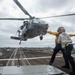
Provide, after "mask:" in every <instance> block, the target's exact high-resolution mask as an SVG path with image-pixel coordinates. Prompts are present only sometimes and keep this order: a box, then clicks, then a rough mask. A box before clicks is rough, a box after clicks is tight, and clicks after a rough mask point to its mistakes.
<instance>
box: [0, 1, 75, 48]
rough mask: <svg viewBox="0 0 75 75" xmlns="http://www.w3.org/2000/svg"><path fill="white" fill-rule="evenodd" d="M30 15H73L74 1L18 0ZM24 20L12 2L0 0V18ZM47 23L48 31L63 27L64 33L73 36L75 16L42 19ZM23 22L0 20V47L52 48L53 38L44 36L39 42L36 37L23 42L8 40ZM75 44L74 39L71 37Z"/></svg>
mask: <svg viewBox="0 0 75 75" xmlns="http://www.w3.org/2000/svg"><path fill="white" fill-rule="evenodd" d="M18 1H19V2H20V3H21V4H22V5H23V7H24V8H25V9H26V10H27V11H28V12H29V14H30V15H32V16H35V17H48V16H54V15H61V14H71V13H75V0H18ZM6 17H7V18H23V17H24V18H26V17H28V16H27V15H25V14H24V13H23V12H22V11H21V9H20V8H19V7H18V6H17V5H16V4H15V3H14V1H13V0H0V18H6ZM42 20H44V21H45V22H46V23H48V25H49V28H48V30H50V31H57V28H58V27H60V26H63V27H65V29H66V32H67V33H68V34H69V33H72V34H75V16H68V17H60V18H46V19H42ZM22 24H23V21H18V20H17V21H16V20H15V21H2V20H0V47H54V46H55V36H53V35H50V34H48V33H47V34H46V35H45V36H43V40H42V41H41V40H40V39H39V36H38V37H35V38H32V39H28V40H27V41H23V42H22V44H21V45H19V41H17V40H12V39H10V36H15V35H16V34H17V30H18V29H19V27H20V26H21V25H22ZM72 40H73V43H75V37H72Z"/></svg>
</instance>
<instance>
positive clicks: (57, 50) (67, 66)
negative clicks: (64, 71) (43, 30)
mask: <svg viewBox="0 0 75 75" xmlns="http://www.w3.org/2000/svg"><path fill="white" fill-rule="evenodd" d="M61 28H63V27H59V28H58V29H57V32H52V31H47V33H49V34H52V35H54V36H56V39H55V44H56V46H55V48H54V49H53V54H52V57H51V60H50V62H49V65H52V64H53V62H54V59H55V56H56V54H57V53H58V52H59V51H60V50H61V51H62V53H63V57H64V60H65V65H64V66H61V67H63V68H68V69H69V68H70V66H69V62H68V60H67V58H66V57H65V53H64V50H62V48H61V44H58V37H59V34H60V33H61ZM68 35H69V36H70V37H72V36H75V34H68Z"/></svg>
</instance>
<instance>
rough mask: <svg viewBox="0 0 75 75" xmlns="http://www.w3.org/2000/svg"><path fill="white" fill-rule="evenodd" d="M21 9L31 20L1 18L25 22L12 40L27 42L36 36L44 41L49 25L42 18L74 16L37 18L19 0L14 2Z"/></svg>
mask: <svg viewBox="0 0 75 75" xmlns="http://www.w3.org/2000/svg"><path fill="white" fill-rule="evenodd" d="M13 1H14V2H15V3H16V4H17V5H18V6H19V8H20V9H21V10H22V11H23V12H24V13H25V15H28V16H29V18H0V20H24V21H23V25H22V26H20V28H19V29H18V30H17V32H18V36H11V39H15V40H20V43H19V44H21V41H26V40H27V39H30V38H34V37H36V36H40V40H42V39H43V35H45V34H46V33H47V30H48V27H49V25H48V24H47V23H46V22H45V21H43V20H41V19H42V18H53V17H62V16H72V15H75V13H73V14H65V15H57V16H50V17H41V18H36V17H33V16H31V15H30V14H29V13H28V12H27V11H26V10H25V9H24V7H23V6H22V5H21V4H20V2H19V1H18V0H13Z"/></svg>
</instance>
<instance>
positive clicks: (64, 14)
mask: <svg viewBox="0 0 75 75" xmlns="http://www.w3.org/2000/svg"><path fill="white" fill-rule="evenodd" d="M74 15H75V13H72V14H64V15H56V16H49V17H41V18H38V19H43V18H55V17H65V16H74Z"/></svg>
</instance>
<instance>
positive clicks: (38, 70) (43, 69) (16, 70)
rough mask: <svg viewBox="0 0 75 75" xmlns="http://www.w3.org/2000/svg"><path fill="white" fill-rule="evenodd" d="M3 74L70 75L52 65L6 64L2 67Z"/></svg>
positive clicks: (0, 70)
mask: <svg viewBox="0 0 75 75" xmlns="http://www.w3.org/2000/svg"><path fill="white" fill-rule="evenodd" d="M0 74H2V75H59V74H60V75H62V74H63V75H68V74H66V73H65V72H63V71H61V70H59V69H57V68H56V67H53V66H50V65H33V66H32V65H31V66H6V67H0Z"/></svg>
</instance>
